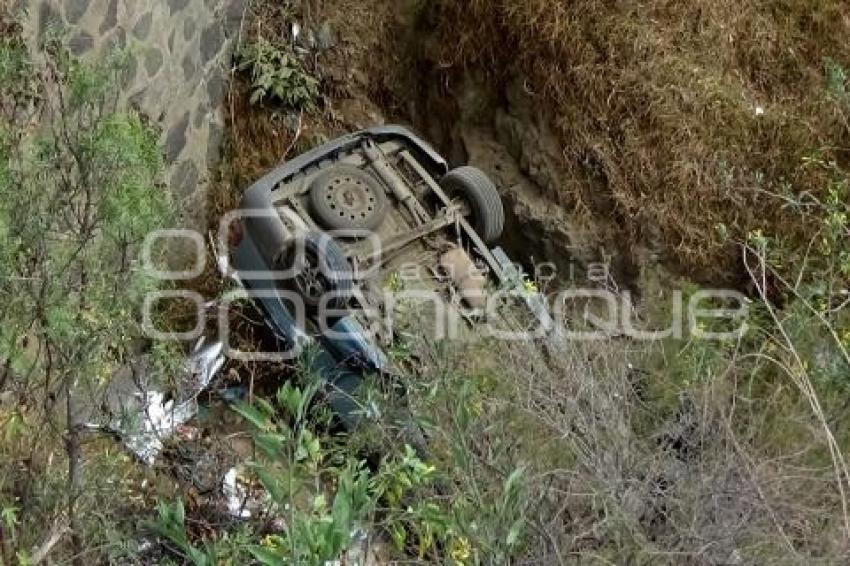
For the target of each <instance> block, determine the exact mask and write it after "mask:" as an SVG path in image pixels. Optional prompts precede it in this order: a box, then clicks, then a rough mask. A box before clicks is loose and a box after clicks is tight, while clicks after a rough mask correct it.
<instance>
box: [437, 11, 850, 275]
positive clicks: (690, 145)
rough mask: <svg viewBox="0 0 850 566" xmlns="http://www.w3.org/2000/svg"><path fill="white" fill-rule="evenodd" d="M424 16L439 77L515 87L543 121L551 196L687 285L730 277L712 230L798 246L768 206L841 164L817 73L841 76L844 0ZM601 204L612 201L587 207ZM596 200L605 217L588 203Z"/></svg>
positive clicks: (801, 227) (788, 217) (792, 226)
mask: <svg viewBox="0 0 850 566" xmlns="http://www.w3.org/2000/svg"><path fill="white" fill-rule="evenodd" d="M436 10H437V14H436V17H434V19H433V21H434V22H436V25H437V26H438V35H439V38H440V41H438V42H436V45H438V46H439V47H438V48H437V58H438V59H439V63H440V65H441V66H445V67H450V68H458V67H460V68H463V67H475V68H482V69H485V70H486V71H487V72H488V73H490V75H491V76H492V77H493V78H495V79H507V78H508V77H509V76H512V75H516V74H521V75H524V76H525V77H527V87H528V89H529V90H530V91H532V93H533V95H534V96H535V97H537V99H538V100H540V101H541V102H543V103H545V104H544V106H547V107H548V108H549V109H550V111H551V113H552V117H553V121H554V123H555V124H556V125H557V131H558V132H559V134H560V137H561V140H562V142H563V157H564V163H565V165H566V166H567V168H568V170H569V171H570V172H571V173H572V175H571V176H572V178H574V179H575V180H576V181H575V183H574V184H572V185H570V186H566V187H563V190H562V191H561V192H560V193H559V194H554V195H551V197H552V198H553V199H556V200H558V201H559V202H561V203H562V204H564V205H565V206H568V207H574V208H575V209H576V210H578V211H584V212H587V213H589V215H590V216H591V217H593V216H596V217H597V218H602V219H607V218H610V217H612V216H616V218H618V219H621V220H620V222H621V223H622V226H621V230H622V231H623V233H624V234H625V235H626V237H627V238H628V239H629V240H630V241H632V242H642V243H647V242H648V243H650V244H652V245H653V246H654V247H656V248H659V250H660V251H662V252H665V253H663V256H666V258H667V259H668V260H670V261H672V262H674V263H678V264H679V266H680V267H682V268H684V269H685V270H686V271H688V272H690V273H691V274H692V275H696V276H698V277H711V278H716V277H717V276H729V275H731V274H734V275H738V274H740V273H741V271H742V270H741V269H740V266H739V265H738V263H737V262H738V259H737V254H735V253H732V250H731V248H728V247H726V246H725V245H724V243H723V242H722V241H721V239H720V238H719V237H717V234H716V226H717V225H718V224H720V223H722V224H724V225H725V226H726V227H727V228H728V229H729V231H730V233H731V234H732V235H733V236H740V235H745V234H746V233H747V232H748V231H749V230H753V229H757V228H762V229H764V230H765V232H767V233H772V234H779V235H781V236H784V237H788V238H792V239H793V238H797V239H798V240H799V241H802V237H801V236H802V235H803V234H805V233H807V230H808V229H809V228H808V226H806V224H805V221H804V220H802V219H801V218H800V217H799V215H797V216H795V215H793V214H787V213H785V212H783V211H782V210H781V209H780V207H781V204H782V201H781V200H780V199H778V198H775V197H773V196H769V195H768V194H766V193H778V194H785V193H786V192H787V190H788V189H790V191H791V192H793V193H800V192H802V191H809V192H811V193H812V194H814V195H815V196H817V195H819V194H820V193H821V191H822V190H823V189H824V186H825V184H826V183H825V182H824V179H822V178H821V177H820V173H818V172H817V171H814V170H813V169H812V168H807V167H805V166H804V165H803V163H802V159H803V157H804V156H806V155H811V154H820V155H823V156H825V157H826V158H828V159H836V160H838V161H839V163H841V162H846V160H847V158H848V156H850V153H848V150H850V130H848V126H847V118H846V109H842V108H841V107H840V105H839V104H837V103H836V101H835V100H833V99H831V98H830V97H829V96H828V94H827V90H826V81H825V76H824V65H825V62H826V61H827V60H833V61H835V62H837V63H838V64H839V65H841V66H843V67H844V68H847V67H850V43H848V42H847V41H846V38H847V37H848V34H850V12H848V10H847V5H846V3H845V2H844V1H842V0H814V1H803V0H758V1H755V2H737V1H732V0H699V1H694V2H673V1H668V0H651V1H647V2H632V1H630V2H615V3H612V2H605V1H602V0H589V1H585V2H551V1H549V0H467V1H464V2H454V1H444V2H439V3H438V6H437V8H436ZM757 108H763V109H764V113H763V115H757V112H756V109H757ZM589 178H593V179H597V180H599V179H601V180H602V182H601V183H600V182H598V181H597V182H594V183H591V182H589V181H587V179H589ZM600 190H602V191H605V192H608V193H610V195H611V197H612V198H611V199H601V200H600V199H598V198H596V199H594V198H590V193H591V192H592V191H600ZM606 201H607V202H608V203H610V202H611V201H613V203H614V209H613V210H611V209H610V208H608V206H603V207H600V206H599V204H594V203H600V202H603V203H605V202H606Z"/></svg>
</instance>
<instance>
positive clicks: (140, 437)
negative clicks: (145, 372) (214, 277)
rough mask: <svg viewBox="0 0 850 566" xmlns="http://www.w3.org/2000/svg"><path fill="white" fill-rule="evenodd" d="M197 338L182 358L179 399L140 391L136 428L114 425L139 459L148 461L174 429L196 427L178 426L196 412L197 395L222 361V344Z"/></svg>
mask: <svg viewBox="0 0 850 566" xmlns="http://www.w3.org/2000/svg"><path fill="white" fill-rule="evenodd" d="M205 341H206V340H205V338H203V337H202V338H201V339H200V340H199V341H198V343H197V344H196V345H195V349H194V350H193V352H192V354H191V355H190V356H189V358H188V359H187V361H186V365H185V368H186V374H185V377H186V379H185V381H184V382H185V383H186V390H185V391H184V392H183V395H181V399H174V398H168V396H167V395H166V394H165V393H162V392H160V391H146V392H143V393H140V394H139V396H140V397H141V400H142V403H141V410H140V416H141V419H140V421H141V422H140V426H139V430H136V431H132V432H130V431H127V430H122V429H121V428H120V427H117V430H118V431H119V432H118V434H119V436H121V437H122V438H123V439H124V444H125V445H126V446H127V448H128V449H129V450H130V451H131V452H133V453H134V454H135V455H136V456H137V457H138V458H139V460H141V461H142V462H144V463H145V464H147V465H152V464H153V463H154V461H155V460H156V457H157V455H158V454H159V453H160V451H161V450H162V445H163V441H164V440H165V439H167V438H168V437H170V436H172V435H173V434H174V433H175V432H177V431H179V430H182V432H181V433H183V434H187V435H190V436H191V435H193V434H196V433H197V431H194V432H193V431H192V430H191V429H188V428H186V429H184V428H182V427H183V425H185V424H186V423H187V422H188V421H189V420H190V419H191V418H192V417H194V416H195V414H196V413H197V412H198V401H197V397H198V395H200V394H201V393H202V392H203V391H204V390H206V388H207V387H209V385H210V383H211V382H212V380H213V378H215V376H216V375H217V374H218V372H219V371H220V370H221V368H222V366H223V365H224V352H223V350H224V346H223V344H222V343H221V342H219V341H215V342H211V343H210V344H207V345H205Z"/></svg>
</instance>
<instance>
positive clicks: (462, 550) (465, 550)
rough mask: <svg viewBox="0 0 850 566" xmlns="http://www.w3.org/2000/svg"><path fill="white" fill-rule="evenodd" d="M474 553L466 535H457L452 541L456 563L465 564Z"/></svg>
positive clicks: (453, 557)
mask: <svg viewBox="0 0 850 566" xmlns="http://www.w3.org/2000/svg"><path fill="white" fill-rule="evenodd" d="M471 554H472V546H471V545H470V544H469V540H468V539H467V538H466V537H457V538H456V539H454V540H453V541H452V551H451V557H452V560H454V562H455V564H459V565H461V566H462V565H463V564H466V561H467V560H469V557H470V555H471Z"/></svg>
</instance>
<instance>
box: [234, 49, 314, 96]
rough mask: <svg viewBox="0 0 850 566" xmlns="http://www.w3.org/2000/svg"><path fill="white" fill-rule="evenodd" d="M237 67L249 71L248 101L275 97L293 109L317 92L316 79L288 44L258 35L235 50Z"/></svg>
mask: <svg viewBox="0 0 850 566" xmlns="http://www.w3.org/2000/svg"><path fill="white" fill-rule="evenodd" d="M238 68H239V69H240V70H242V71H246V72H248V73H249V74H250V77H251V88H252V92H251V99H250V100H251V103H252V104H256V103H259V102H265V101H274V100H276V101H278V102H281V103H283V104H284V105H286V106H290V107H293V108H310V107H312V106H313V105H314V104H315V100H316V97H317V96H318V94H319V91H318V84H319V83H318V81H317V80H316V79H315V78H314V77H313V76H311V75H310V74H309V73H308V72H307V71H306V70H305V68H304V65H303V63H302V62H301V60H300V59H299V58H298V56H297V55H296V54H295V52H294V51H293V49H292V46H291V45H289V44H276V43H272V42H270V41H268V40H267V39H266V38H264V37H262V36H261V37H258V38H257V39H256V40H255V41H253V42H251V43H247V44H245V45H243V46H242V47H241V48H240V49H239V51H238Z"/></svg>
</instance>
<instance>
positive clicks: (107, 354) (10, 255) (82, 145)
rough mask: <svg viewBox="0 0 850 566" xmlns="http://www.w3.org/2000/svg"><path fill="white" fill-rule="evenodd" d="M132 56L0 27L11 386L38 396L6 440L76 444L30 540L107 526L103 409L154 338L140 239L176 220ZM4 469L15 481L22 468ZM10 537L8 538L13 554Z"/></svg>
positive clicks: (24, 533) (22, 542) (33, 517)
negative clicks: (120, 90)
mask: <svg viewBox="0 0 850 566" xmlns="http://www.w3.org/2000/svg"><path fill="white" fill-rule="evenodd" d="M123 63H124V57H123V56H121V54H118V55H114V56H109V57H107V58H105V59H102V60H97V61H91V62H82V61H79V60H76V59H74V58H73V57H71V56H70V55H69V53H68V52H67V51H66V50H65V49H64V48H63V47H62V46H61V44H59V43H58V42H50V43H48V44H47V45H46V46H45V52H44V58H43V61H40V62H36V61H32V60H30V59H29V57H28V54H27V51H26V48H25V46H24V45H23V44H22V43H20V42H18V41H16V40H15V39H10V38H6V37H4V38H0V262H2V265H3V269H2V272H3V273H2V276H0V296H2V297H3V308H2V310H0V390H5V391H10V392H13V394H14V395H16V396H19V397H20V398H33V397H31V396H32V395H34V394H35V392H37V397H36V398H37V399H38V401H37V402H34V406H39V410H38V411H31V410H28V409H27V407H25V406H24V405H20V406H14V407H13V408H12V409H11V410H10V411H8V412H7V411H6V410H5V409H4V410H3V411H0V422H2V423H4V425H5V426H4V431H3V432H4V433H5V437H6V438H5V440H6V441H7V442H6V443H4V445H3V446H2V447H0V448H2V450H3V460H4V461H15V460H16V459H19V458H20V459H24V458H26V459H31V460H32V461H35V462H37V461H39V459H41V458H46V459H50V460H54V459H55V460H57V461H61V455H63V453H64V459H65V462H66V464H67V465H66V467H65V468H64V470H61V471H59V470H58V468H59V467H58V466H55V465H54V466H52V469H50V470H47V471H45V473H44V474H43V475H42V476H36V477H37V481H38V484H37V486H38V489H39V490H46V493H49V494H51V495H49V496H44V495H39V496H38V497H34V498H33V504H32V505H30V506H29V507H28V509H27V513H25V514H23V515H22V516H21V517H20V525H19V528H18V529H17V535H18V536H17V537H16V539H17V540H16V541H15V542H16V545H17V546H18V547H20V548H22V549H29V548H32V547H33V546H34V545H36V544H41V542H43V541H41V540H39V539H40V538H41V537H45V536H49V533H43V531H42V530H40V529H39V528H38V527H39V526H41V525H43V524H50V523H51V522H52V518H53V517H56V516H58V515H60V514H61V515H63V516H64V517H66V518H65V519H64V520H65V521H67V522H68V527H69V529H68V531H69V532H70V536H69V537H67V538H68V539H70V542H71V544H70V545H68V546H67V549H68V550H69V551H70V553H71V554H72V555H75V556H81V554H82V552H83V549H84V544H88V541H87V539H90V538H93V537H94V536H101V535H102V534H103V533H102V531H99V532H93V527H92V524H93V523H94V522H95V521H94V518H93V517H92V516H91V514H90V513H89V511H90V510H91V509H92V508H93V505H94V504H95V501H96V499H97V496H94V495H92V493H91V491H90V487H91V485H92V484H91V483H90V481H89V478H88V476H87V474H88V473H90V472H91V473H94V469H93V468H95V467H96V464H95V461H98V462H101V461H103V462H105V460H106V458H104V459H102V460H101V459H99V458H97V455H96V454H92V453H91V452H88V451H86V450H85V449H84V444H87V443H88V442H90V441H91V440H92V439H91V436H92V435H96V434H97V433H96V432H92V431H93V430H96V425H97V424H108V421H109V418H110V417H109V416H108V415H105V414H103V412H101V411H98V410H96V409H94V410H93V409H92V408H93V407H95V408H96V407H99V406H100V402H101V400H102V399H103V398H104V395H105V390H106V385H107V383H108V382H109V380H110V379H111V377H112V376H113V375H114V374H115V372H116V371H117V370H118V368H120V367H121V366H122V365H123V364H125V363H126V362H127V361H128V360H129V359H131V358H132V356H133V353H132V352H133V351H134V348H137V345H138V343H139V340H140V339H142V338H143V335H144V333H143V329H142V327H141V321H140V317H139V316H138V309H139V307H140V306H141V304H142V301H143V299H144V296H145V294H146V293H147V292H148V291H149V290H152V289H154V288H155V287H156V282H155V281H153V280H152V279H151V278H150V277H148V276H147V275H146V274H145V273H144V271H143V270H142V269H141V268H140V266H139V264H138V261H137V257H138V252H139V249H140V247H141V245H142V242H143V240H144V238H145V237H146V236H147V234H148V233H149V232H150V231H151V230H154V229H157V228H160V227H165V226H166V225H167V224H168V222H169V219H170V218H171V212H170V211H171V210H172V207H171V202H170V198H169V194H168V192H167V191H166V190H165V189H164V187H163V186H162V183H161V178H160V176H161V171H162V159H161V157H160V150H159V147H158V144H157V138H158V134H157V132H154V131H152V130H151V129H150V128H149V127H148V126H147V125H146V124H145V123H144V122H143V120H142V118H141V117H140V116H138V115H136V114H134V113H132V112H130V111H128V110H127V109H126V108H125V107H123V106H121V104H119V101H118V97H117V94H116V92H117V89H116V85H117V84H119V78H120V74H121V72H122V69H123ZM134 344H136V346H134ZM83 419H85V421H84V420H83ZM88 423H94V424H95V427H91V426H87V425H88ZM21 430H27V431H30V432H28V434H27V435H26V436H27V437H26V438H22V436H23V435H21V434H20V431H21ZM33 430H42V431H44V434H38V435H35V436H33V434H32V432H31V431H33ZM54 452H56V454H54ZM97 465H99V464H97ZM104 465H106V466H112V465H113V464H106V463H105V464H104ZM118 465H120V462H114V466H118ZM3 472H5V473H4V475H3V477H0V489H2V490H5V489H6V487H7V486H8V485H10V484H11V485H14V484H15V480H14V479H13V478H10V477H8V476H7V475H6V474H14V473H15V472H14V471H13V470H12V468H6V469H4V470H3ZM101 480H102V478H100V477H98V478H97V481H98V482H99V481H101ZM24 481H26V482H28V483H29V482H31V481H33V482H34V481H36V480H35V479H33V480H31V479H29V478H27V479H26V480H24ZM4 495H5V494H4ZM98 504H100V502H98ZM2 530H3V529H2V528H0V531H2ZM6 530H8V529H6ZM90 533H91V535H92V536H91V537H90V536H89V534H90ZM2 538H3V533H2V532H0V539H2ZM4 542H5V544H4ZM8 544H9V540H8V537H7V540H6V541H2V540H0V552H5V551H6V550H8V548H7V546H8ZM12 550H15V549H12ZM3 558H8V556H6V557H3V556H0V559H3Z"/></svg>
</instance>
